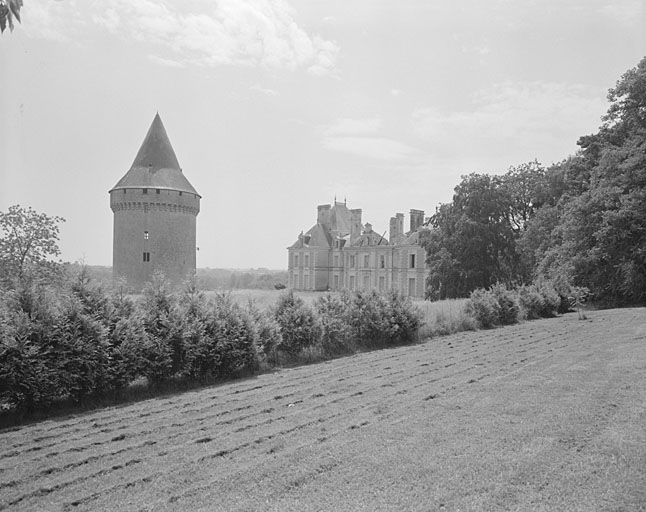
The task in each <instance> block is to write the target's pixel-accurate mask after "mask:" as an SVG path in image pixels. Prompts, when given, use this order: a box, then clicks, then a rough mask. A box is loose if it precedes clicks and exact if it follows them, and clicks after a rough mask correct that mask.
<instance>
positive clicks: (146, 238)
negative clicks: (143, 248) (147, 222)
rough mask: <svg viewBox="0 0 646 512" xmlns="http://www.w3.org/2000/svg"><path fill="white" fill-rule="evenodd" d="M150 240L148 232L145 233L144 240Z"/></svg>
mask: <svg viewBox="0 0 646 512" xmlns="http://www.w3.org/2000/svg"><path fill="white" fill-rule="evenodd" d="M148 238H150V237H149V236H148V231H144V240H148Z"/></svg>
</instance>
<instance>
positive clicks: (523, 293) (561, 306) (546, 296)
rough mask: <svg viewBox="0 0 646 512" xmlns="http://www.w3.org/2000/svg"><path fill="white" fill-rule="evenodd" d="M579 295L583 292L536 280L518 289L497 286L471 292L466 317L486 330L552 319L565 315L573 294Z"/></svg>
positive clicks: (501, 285)
mask: <svg viewBox="0 0 646 512" xmlns="http://www.w3.org/2000/svg"><path fill="white" fill-rule="evenodd" d="M579 294H580V289H574V288H572V287H570V286H568V285H566V284H563V283H559V282H554V281H537V282H535V283H533V284H531V285H523V286H518V287H515V288H507V287H506V286H505V285H503V284H496V285H494V286H492V287H491V288H489V289H487V290H484V289H481V288H480V289H477V290H474V291H473V292H472V293H471V296H470V298H469V302H468V304H467V314H469V315H470V316H472V317H473V318H475V319H476V321H477V322H478V324H479V326H480V327H483V328H490V327H496V326H500V325H511V324H515V323H518V322H521V321H523V320H535V319H538V318H551V317H554V316H556V315H557V314H558V313H565V312H566V311H567V310H568V309H569V307H570V306H571V305H572V295H574V296H578V295H579Z"/></svg>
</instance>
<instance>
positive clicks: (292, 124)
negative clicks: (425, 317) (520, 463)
mask: <svg viewBox="0 0 646 512" xmlns="http://www.w3.org/2000/svg"><path fill="white" fill-rule="evenodd" d="M22 19H23V23H22V24H21V25H17V27H16V29H15V30H14V32H13V33H9V32H8V31H7V32H5V33H4V34H3V35H2V36H1V37H0V210H2V211H6V209H7V208H8V207H9V206H10V205H13V204H21V205H23V206H32V207H33V208H35V209H36V210H38V211H42V212H45V213H48V214H50V215H59V216H62V217H64V218H65V219H66V220H67V222H66V223H65V224H64V225H63V226H62V229H61V243H60V246H61V249H62V251H63V255H62V256H63V259H64V260H66V261H76V260H79V259H82V260H84V261H85V262H86V263H88V264H93V265H111V264H112V212H111V210H110V205H109V196H108V190H109V189H110V188H112V187H113V186H114V185H115V184H116V183H117V181H118V180H119V179H120V178H121V177H122V176H123V175H124V174H125V173H126V171H127V170H128V169H129V168H130V165H131V164H132V161H133V160H134V158H135V155H136V153H137V151H138V149H139V146H140V145H141V143H142V141H143V139H144V136H145V135H146V132H147V130H148V127H149V126H150V123H151V122H152V120H153V117H154V115H155V113H156V112H157V111H159V113H160V115H161V118H162V120H163V122H164V124H165V127H166V130H167V132H168V135H169V137H170V140H171V142H172V144H173V147H174V149H175V153H176V154H177V157H178V159H179V162H180V164H181V165H182V167H183V169H184V173H185V175H186V176H187V177H188V179H189V180H190V181H191V183H192V184H193V186H194V187H195V188H196V189H197V190H198V192H199V193H200V194H201V195H202V197H203V198H202V211H201V213H200V215H199V216H198V220H197V225H198V228H197V229H198V232H197V238H198V246H199V247H200V251H199V253H198V267H226V268H249V267H254V268H256V267H268V268H276V269H279V268H286V266H287V251H286V247H287V246H289V245H291V244H292V243H293V242H294V241H295V240H296V238H297V236H298V234H299V232H300V231H301V230H307V229H309V228H310V227H311V226H312V225H313V224H314V223H315V222H316V207H317V205H319V204H325V203H332V202H333V201H334V198H335V196H336V198H337V200H340V201H342V200H344V199H345V198H347V204H348V206H349V207H351V208H362V209H363V222H364V223H365V222H370V223H372V224H373V226H374V228H375V230H377V231H379V232H383V231H385V230H386V229H387V227H388V220H389V218H390V217H391V216H392V215H394V214H395V213H396V212H403V213H405V214H406V217H407V219H406V223H407V225H408V212H409V210H410V209H411V208H416V209H423V210H425V211H426V213H427V215H431V214H432V213H433V212H434V211H435V207H436V206H437V205H438V204H439V203H442V202H448V201H451V198H452V193H453V187H454V186H455V185H456V184H457V183H458V182H459V180H460V176H461V175H463V174H468V173H471V172H486V173H493V174H502V173H504V172H505V171H506V170H507V169H508V168H509V166H512V165H517V164H520V163H523V162H527V161H531V160H534V159H538V160H539V161H540V162H541V163H543V164H545V165H549V164H551V163H553V162H558V161H560V160H562V159H563V158H565V157H566V156H568V155H569V154H572V153H574V152H575V151H576V149H577V146H576V141H577V139H578V138H579V136H581V135H584V134H588V133H592V132H594V131H596V130H597V128H598V127H599V125H600V122H601V121H600V117H601V116H602V115H603V114H604V113H605V111H606V109H607V102H606V94H607V91H608V89H609V88H610V87H613V86H614V85H615V83H616V81H617V80H618V79H619V78H620V76H621V75H622V74H623V73H624V72H625V71H627V70H628V69H630V68H632V67H634V66H636V65H637V63H638V62H639V60H640V59H641V58H642V57H643V56H644V55H646V0H617V1H605V0H544V1H541V0H536V1H529V0H526V1H519V0H488V1H482V0H452V1H448V0H447V1H432V0H399V1H395V0H298V1H296V0H292V1H289V2H288V1H284V0H245V1H243V0H219V1H217V2H215V1H213V0H182V1H180V0H100V1H99V0H96V1H91V0H76V1H74V0H60V1H55V0H25V5H24V8H23V10H22Z"/></svg>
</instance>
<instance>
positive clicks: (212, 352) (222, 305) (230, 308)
mask: <svg viewBox="0 0 646 512" xmlns="http://www.w3.org/2000/svg"><path fill="white" fill-rule="evenodd" d="M257 339H258V334H257V331H256V329H255V327H254V325H253V323H252V321H251V317H250V316H249V315H248V314H247V312H245V311H244V310H243V309H242V308H241V307H240V306H239V305H238V304H236V303H234V302H233V301H232V300H231V298H230V297H229V296H228V295H224V294H221V295H216V296H215V297H214V298H213V299H212V300H210V301H209V302H208V303H207V304H206V306H205V307H203V308H200V309H199V310H197V311H196V314H194V315H193V316H191V317H189V318H188V320H187V322H186V323H185V337H184V347H185V360H184V365H183V368H182V374H183V375H186V376H188V377H190V378H192V379H197V380H201V381H205V380H210V379H214V378H223V377H228V376H231V375H233V374H235V373H238V372H241V371H253V370H255V369H256V368H257V366H258V352H257Z"/></svg>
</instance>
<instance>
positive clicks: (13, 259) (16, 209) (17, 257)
mask: <svg viewBox="0 0 646 512" xmlns="http://www.w3.org/2000/svg"><path fill="white" fill-rule="evenodd" d="M61 222H65V219H63V218H62V217H56V216H54V217H51V216H49V215H47V214H45V213H38V212H36V211H35V210H33V209H32V208H31V207H29V208H27V209H25V208H22V207H21V206H19V205H14V206H10V207H9V210H8V211H7V212H6V213H5V212H0V235H1V238H0V270H1V273H0V275H2V276H3V278H4V279H5V280H7V281H13V280H16V279H17V280H18V281H22V280H24V279H25V278H26V277H29V276H37V275H42V274H43V273H44V274H45V275H47V274H48V273H51V271H52V268H53V266H55V265H56V263H55V262H53V261H51V258H53V257H56V256H59V255H60V249H59V248H58V240H59V239H58V235H59V228H58V225H59V224H60V223H61Z"/></svg>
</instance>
